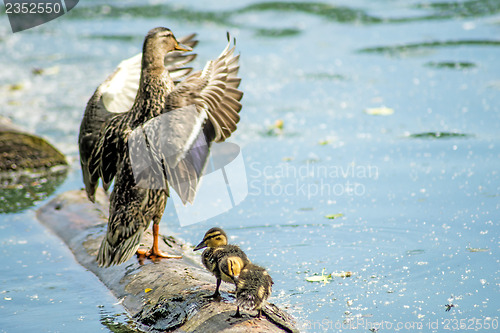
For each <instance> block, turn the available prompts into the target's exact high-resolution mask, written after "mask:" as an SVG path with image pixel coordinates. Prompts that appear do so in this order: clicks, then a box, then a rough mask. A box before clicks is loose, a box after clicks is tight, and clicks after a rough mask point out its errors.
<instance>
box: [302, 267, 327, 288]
mask: <svg viewBox="0 0 500 333" xmlns="http://www.w3.org/2000/svg"><path fill="white" fill-rule="evenodd" d="M331 279H332V274H328V275H325V269H324V268H323V270H322V271H321V275H315V276H310V277H306V281H308V282H323V283H324V284H325V285H326V284H327V283H330V280H331Z"/></svg>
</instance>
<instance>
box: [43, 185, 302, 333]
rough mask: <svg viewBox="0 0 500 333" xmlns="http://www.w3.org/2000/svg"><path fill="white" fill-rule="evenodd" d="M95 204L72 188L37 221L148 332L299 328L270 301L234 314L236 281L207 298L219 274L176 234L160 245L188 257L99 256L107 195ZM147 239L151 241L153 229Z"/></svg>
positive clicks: (223, 286)
mask: <svg viewBox="0 0 500 333" xmlns="http://www.w3.org/2000/svg"><path fill="white" fill-rule="evenodd" d="M96 202H97V203H96V204H91V203H90V202H89V201H88V200H87V198H86V196H85V194H84V192H83V191H70V192H66V193H63V194H61V195H59V196H58V197H56V198H55V199H53V200H52V201H51V202H49V203H48V204H47V205H45V206H44V207H42V208H40V209H39V210H38V212H37V217H38V219H39V220H40V221H41V222H42V223H43V224H44V225H45V226H47V227H48V228H49V229H51V230H52V231H53V232H54V233H55V234H56V235H57V236H59V237H60V238H61V239H62V240H63V241H64V242H65V243H66V244H67V245H68V246H69V248H70V249H71V251H72V252H73V254H74V255H75V258H76V260H77V261H78V262H79V263H80V264H81V265H82V266H84V267H85V268H87V269H88V270H90V271H91V272H93V273H94V274H95V275H97V276H98V277H99V279H100V280H101V281H102V282H103V283H104V284H105V285H106V286H107V287H108V288H109V289H110V290H111V291H112V292H113V293H114V294H115V296H116V297H117V298H118V299H119V300H120V301H121V302H122V304H123V305H124V307H125V308H126V309H127V311H128V312H129V313H130V315H131V316H132V318H133V319H134V321H135V323H136V326H137V327H139V328H140V329H141V330H144V331H148V332H165V331H167V332H203V333H210V332H283V331H287V332H298V330H297V329H296V328H295V326H294V322H293V319H292V318H291V317H290V316H289V315H288V314H286V313H285V312H283V311H281V310H280V309H279V308H277V307H276V306H275V305H273V304H270V303H268V304H267V305H266V307H265V309H264V316H263V317H261V318H253V317H251V316H250V314H252V313H244V316H243V318H233V317H231V315H232V314H234V313H235V311H236V306H235V304H234V295H233V294H232V293H231V292H230V291H232V290H234V286H232V285H229V284H227V285H224V284H223V285H222V286H221V293H222V300H221V301H214V300H211V299H207V298H204V297H203V296H207V295H210V294H212V293H213V291H214V290H215V278H214V277H213V276H212V275H211V274H209V273H208V272H207V271H206V270H205V269H204V268H203V267H202V266H201V264H200V258H199V257H197V256H195V255H194V254H193V252H192V248H191V247H189V246H187V245H185V244H182V243H181V242H179V241H178V240H176V239H174V238H173V237H162V238H163V240H164V241H163V242H160V249H161V250H163V251H165V252H167V253H170V254H179V255H182V256H183V259H167V260H160V261H158V262H152V261H150V260H147V259H146V260H144V261H143V262H142V263H141V262H139V261H138V259H137V258H135V257H134V258H132V259H130V260H129V261H128V262H126V263H124V264H122V265H119V266H114V267H110V268H102V267H98V265H97V262H96V260H95V257H96V254H97V252H98V249H99V246H100V243H101V240H102V239H103V237H104V234H105V231H106V225H107V213H108V199H107V196H106V194H104V193H103V192H102V191H100V192H98V195H97V201H96ZM143 243H145V244H147V245H150V244H152V236H151V233H150V232H147V233H146V234H145V235H144V238H143Z"/></svg>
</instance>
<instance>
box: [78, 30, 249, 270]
mask: <svg viewBox="0 0 500 333" xmlns="http://www.w3.org/2000/svg"><path fill="white" fill-rule="evenodd" d="M230 46H231V41H230V40H229V43H228V45H227V47H226V48H225V49H224V51H223V52H222V53H221V54H220V55H219V57H218V58H216V59H215V60H213V61H209V62H208V63H207V64H206V66H205V68H204V69H203V71H197V72H195V73H192V74H190V75H189V76H187V77H186V78H185V79H184V80H182V81H181V82H179V83H177V84H175V82H174V80H173V78H172V75H171V74H170V73H169V70H168V67H166V66H165V58H166V57H167V59H168V56H169V52H185V51H189V50H190V48H188V47H185V46H182V45H181V44H180V43H179V42H178V41H177V40H176V38H175V36H174V35H173V33H172V32H171V31H170V30H169V29H167V28H163V27H158V28H154V29H152V30H150V31H149V32H148V34H147V35H146V37H145V39H144V44H143V52H142V57H141V74H140V80H139V87H138V90H137V93H136V96H135V99H134V102H133V104H132V106H131V107H130V110H129V111H125V112H122V113H118V114H116V115H114V116H113V115H111V116H110V115H108V114H107V113H106V112H108V111H106V110H104V109H106V96H104V95H103V93H102V91H100V89H99V88H98V89H97V91H96V93H95V94H94V96H93V97H92V98H91V100H90V101H89V105H88V106H87V110H86V114H85V116H84V119H83V121H82V127H81V131H80V134H81V135H80V155H84V156H85V157H87V158H88V159H87V160H84V159H82V169H83V177H84V182H85V186H86V190H87V194H88V196H89V198H90V199H91V200H93V198H94V195H95V189H96V187H97V183H98V180H99V178H100V179H101V180H102V183H103V187H104V188H105V189H107V188H109V186H110V184H111V182H112V181H113V179H114V182H115V185H114V187H113V190H112V192H111V195H110V208H109V219H108V228H107V233H106V236H105V238H104V240H103V242H102V244H101V247H100V249H99V253H98V255H97V261H98V263H99V265H100V266H105V267H107V266H111V265H118V264H121V263H123V262H125V261H127V260H128V259H130V258H131V257H132V256H133V255H134V253H136V252H137V253H139V254H144V255H146V256H148V257H156V258H179V257H178V256H169V255H168V254H166V253H163V252H161V251H160V250H159V248H158V235H159V223H160V220H161V217H162V215H163V211H164V209H165V205H166V201H167V197H168V196H169V188H168V186H169V184H170V186H171V187H173V188H174V189H175V190H176V192H177V193H178V194H179V197H180V198H181V199H182V201H183V203H187V202H190V203H192V202H193V200H194V197H195V194H196V190H197V187H198V183H199V179H200V177H201V175H202V173H203V170H204V167H205V164H206V161H207V158H208V154H209V149H210V145H211V143H212V142H214V141H215V142H221V141H224V140H225V139H227V138H228V137H229V136H230V135H231V133H233V132H234V131H235V130H236V123H237V122H238V121H239V114H238V112H239V111H240V110H241V104H240V102H239V101H240V100H241V97H242V95H243V93H242V92H241V91H239V90H238V89H237V88H238V86H239V83H240V78H238V77H237V73H238V69H239V65H238V58H239V56H235V55H234V49H235V47H234V46H233V47H230ZM171 58H173V59H174V65H173V67H174V68H178V69H179V71H181V73H184V74H185V73H186V70H184V69H181V68H179V67H178V66H177V65H175V64H181V65H183V64H185V63H186V62H188V61H189V58H186V57H182V56H179V57H176V56H173V57H171ZM175 60H178V62H176V61H175ZM132 62H133V61H132ZM118 73H119V71H118ZM117 75H118V74H117V73H116V72H115V74H114V76H112V77H111V78H110V79H108V80H110V81H111V82H112V81H113V80H114V77H116V76H117ZM104 84H111V85H112V83H110V82H109V81H105V82H104ZM99 95H100V96H99ZM103 108H104V109H103ZM89 109H90V110H89ZM93 121H95V124H92V125H88V124H89V123H92V122H93ZM99 122H100V124H99ZM84 123H85V125H84ZM82 128H83V130H82ZM82 132H83V133H84V135H83V136H82ZM88 133H91V134H88ZM96 133H98V134H96ZM94 142H95V146H94V147H93V148H92V153H91V154H90V157H89V155H88V152H89V148H90V147H91V146H92V144H93V143H94ZM151 220H153V246H152V248H151V249H150V250H149V251H142V250H138V248H139V245H140V243H141V239H142V235H143V233H144V231H145V230H146V229H147V228H148V226H149V223H150V222H151Z"/></svg>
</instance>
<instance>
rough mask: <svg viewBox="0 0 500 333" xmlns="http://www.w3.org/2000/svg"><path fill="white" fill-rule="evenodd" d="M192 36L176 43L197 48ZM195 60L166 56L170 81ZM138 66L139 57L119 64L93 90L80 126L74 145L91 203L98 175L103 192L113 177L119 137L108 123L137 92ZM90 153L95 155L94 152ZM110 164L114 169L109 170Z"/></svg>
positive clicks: (183, 73)
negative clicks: (102, 184) (105, 161)
mask: <svg viewBox="0 0 500 333" xmlns="http://www.w3.org/2000/svg"><path fill="white" fill-rule="evenodd" d="M195 36H196V34H191V35H188V36H185V37H182V38H180V39H179V42H180V43H182V44H184V45H187V46H189V47H191V48H194V47H195V46H196V45H197V44H198V41H197V40H195V39H194V38H195ZM195 58H196V54H185V52H182V51H175V52H170V53H168V54H167V56H166V57H165V67H166V69H167V70H168V71H169V72H170V74H171V77H172V78H173V79H174V81H176V82H178V81H179V80H180V79H181V78H182V77H184V76H186V75H187V74H189V73H190V72H191V71H192V68H191V67H185V65H186V64H188V63H189V62H191V61H193V59H195ZM141 62H142V53H139V54H137V55H135V56H133V57H131V58H129V59H126V60H123V61H122V62H121V63H120V64H119V65H118V67H117V68H116V69H115V71H114V72H113V73H112V74H111V75H109V76H108V77H107V78H106V80H105V81H104V82H103V83H102V84H101V85H100V86H99V87H97V89H96V91H95V92H94V94H93V95H92V97H91V98H90V100H89V102H88V103H87V107H86V109H85V113H84V116H83V119H82V122H81V125H80V135H79V138H78V144H79V148H80V163H81V167H82V175H83V182H84V184H85V189H86V192H87V196H88V198H89V199H90V200H91V201H92V202H94V197H95V191H96V189H97V185H98V182H99V177H101V174H103V175H105V178H106V180H107V181H106V182H107V183H106V185H105V189H107V188H108V187H109V184H110V183H111V181H112V179H113V178H114V175H115V173H116V165H117V163H118V159H117V158H116V154H117V153H118V152H119V151H121V150H114V152H113V150H112V149H113V148H116V143H117V139H118V137H117V135H119V133H116V131H115V130H110V129H109V124H108V122H109V121H110V119H111V118H113V116H116V115H118V114H122V113H126V112H127V111H129V110H130V109H131V108H132V105H133V103H134V101H135V97H136V95H137V91H138V89H139V80H140V76H141ZM115 121H116V120H115ZM106 127H108V128H106ZM110 142H111V143H113V142H115V144H114V145H111V146H109V147H108V146H107V144H109V143H110ZM102 145H105V146H102ZM106 147H107V148H106ZM94 150H96V151H95V152H94ZM105 151H106V152H105ZM103 153H104V154H105V156H107V158H106V159H107V161H108V163H101V162H100V159H101V158H102V156H103ZM92 155H94V159H93V160H92V162H91V157H92ZM113 164H114V166H112V165H113ZM100 165H106V166H107V167H106V168H105V169H106V170H104V169H103V170H99V166H100ZM103 179H104V177H103Z"/></svg>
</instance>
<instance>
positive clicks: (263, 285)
mask: <svg viewBox="0 0 500 333" xmlns="http://www.w3.org/2000/svg"><path fill="white" fill-rule="evenodd" d="M272 285H273V280H272V278H271V276H270V275H269V274H268V273H267V272H266V270H265V269H264V268H262V267H259V266H257V265H253V264H247V265H246V266H245V268H244V269H243V270H242V271H241V274H240V276H239V280H238V283H237V286H236V304H237V305H238V306H240V307H241V308H243V309H247V310H255V309H257V310H259V309H261V307H262V304H263V303H264V302H265V301H266V300H267V298H268V297H269V295H271V288H272Z"/></svg>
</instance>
